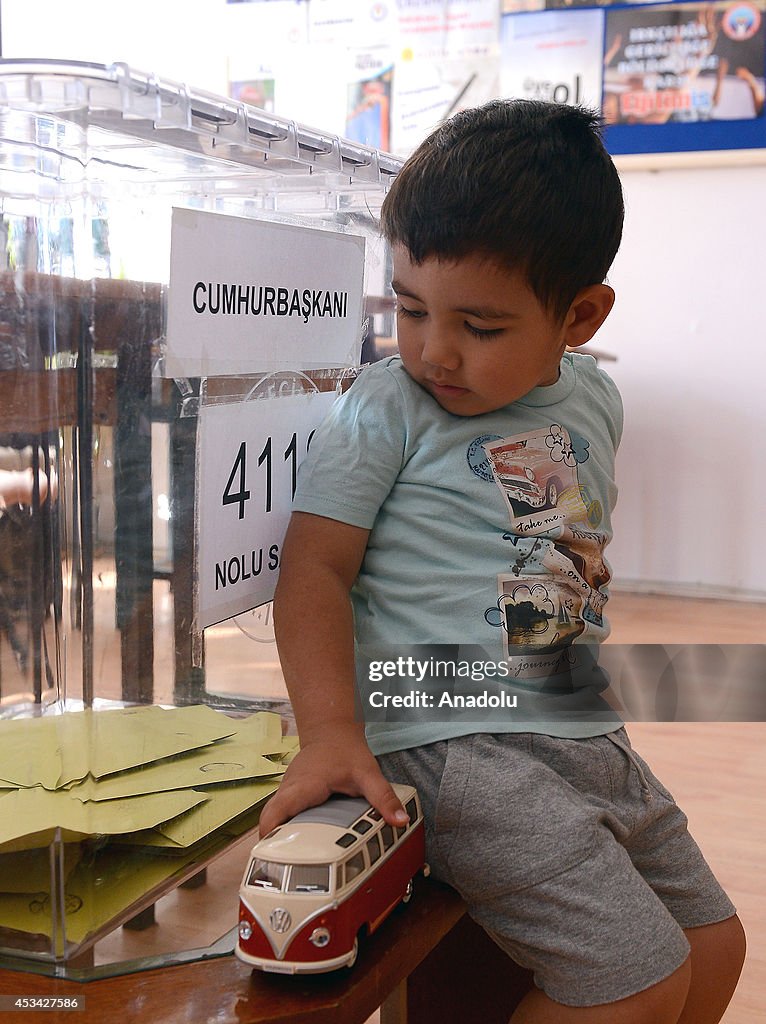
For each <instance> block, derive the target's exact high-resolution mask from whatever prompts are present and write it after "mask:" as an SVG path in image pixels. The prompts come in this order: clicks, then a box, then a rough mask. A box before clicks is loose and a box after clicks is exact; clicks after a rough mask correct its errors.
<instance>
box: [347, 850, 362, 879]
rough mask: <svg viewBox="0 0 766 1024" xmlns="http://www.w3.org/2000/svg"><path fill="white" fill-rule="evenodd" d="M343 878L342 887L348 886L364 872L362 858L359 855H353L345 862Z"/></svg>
mask: <svg viewBox="0 0 766 1024" xmlns="http://www.w3.org/2000/svg"><path fill="white" fill-rule="evenodd" d="M344 868H345V877H344V880H343V884H344V885H349V884H350V883H351V882H353V881H354V879H355V878H357V877H358V876H359V875H361V873H362V872H363V871H364V857H363V855H362V853H361V851H360V852H359V853H355V854H354V856H353V857H351V859H350V860H347V861H346V863H345V864H344Z"/></svg>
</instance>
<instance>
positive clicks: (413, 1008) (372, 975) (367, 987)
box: [0, 880, 531, 1024]
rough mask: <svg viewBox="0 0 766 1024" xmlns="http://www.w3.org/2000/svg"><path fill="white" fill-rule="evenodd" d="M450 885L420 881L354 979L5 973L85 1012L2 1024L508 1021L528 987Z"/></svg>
mask: <svg viewBox="0 0 766 1024" xmlns="http://www.w3.org/2000/svg"><path fill="white" fill-rule="evenodd" d="M530 985H531V979H530V976H529V975H528V973H527V972H525V971H522V970H521V969H520V968H516V967H515V966H514V965H513V964H512V963H511V962H510V961H508V960H507V958H506V957H505V956H504V955H503V954H502V953H501V952H500V951H499V950H498V949H497V947H496V946H495V945H494V944H493V943H492V942H491V941H490V940H489V939H488V938H487V937H486V935H485V934H484V933H483V932H482V931H481V929H480V928H478V927H477V926H476V925H475V924H474V923H473V922H472V921H471V919H470V918H469V917H468V916H467V915H466V913H465V906H464V904H463V903H462V901H461V899H460V898H459V896H458V895H457V894H456V893H455V892H453V891H452V890H451V889H449V888H447V887H446V886H443V885H440V884H439V883H437V882H434V881H431V880H427V881H426V880H420V883H419V884H418V885H417V887H416V892H415V896H414V898H413V900H412V902H411V903H410V904H409V905H408V906H406V907H404V906H402V907H400V908H398V909H397V910H396V911H395V912H394V914H392V916H391V917H390V918H389V919H388V921H386V922H385V924H384V925H383V926H382V927H381V928H380V929H379V931H378V932H376V933H375V934H374V935H373V936H371V937H370V938H368V939H367V940H366V941H365V942H364V943H363V945H362V946H361V948H360V953H359V958H358V960H357V962H356V965H355V966H354V968H353V969H352V970H350V971H344V970H341V971H337V972H333V973H332V974H325V975H316V976H313V977H312V976H306V975H303V976H293V977H286V976H282V975H271V974H263V973H261V972H259V971H251V970H250V968H249V967H247V966H246V965H245V964H242V963H240V961H239V960H237V959H235V957H234V956H225V957H218V958H215V959H210V960H206V961H199V962H197V963H192V964H183V965H179V966H175V967H164V968H160V969H156V970H151V971H144V972H140V973H136V974H130V975H123V976H122V977H116V978H109V979H104V980H100V981H92V982H88V983H78V982H73V981H63V980H60V979H55V978H46V977H43V976H40V975H36V974H29V973H26V972H17V971H9V970H2V969H0V997H3V996H6V997H7V996H11V995H13V996H53V995H56V996H72V995H77V996H79V997H81V998H84V1007H83V1009H81V1010H47V1011H16V1010H9V1009H7V1008H6V1005H7V1004H3V1003H2V1002H0V1005H2V1007H3V1009H2V1013H0V1017H1V1018H2V1022H3V1024H6V1022H8V1024H12V1022H15V1021H19V1022H22V1021H26V1022H27V1024H29V1022H30V1021H34V1020H38V1019H40V1020H43V1021H45V1022H46V1024H54V1022H61V1024H102V1022H104V1021H124V1022H126V1024H364V1021H366V1020H367V1018H368V1017H369V1016H370V1015H371V1014H372V1013H374V1012H375V1010H376V1009H377V1008H378V1007H379V1006H381V1007H382V1009H381V1024H406V1022H409V1024H466V1022H471V1021H479V1020H480V1021H482V1024H506V1022H507V1021H508V1018H509V1016H510V1014H511V1013H512V1011H513V1008H514V1007H515V1006H516V1004H517V1003H518V1002H519V1000H520V999H521V998H522V996H523V995H524V993H525V992H526V991H527V990H528V989H529V987H530Z"/></svg>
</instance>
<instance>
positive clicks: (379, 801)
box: [258, 724, 408, 836]
mask: <svg viewBox="0 0 766 1024" xmlns="http://www.w3.org/2000/svg"><path fill="white" fill-rule="evenodd" d="M333 793H343V794H345V795H346V796H363V797H365V798H366V799H367V800H369V801H370V803H371V804H372V806H373V807H375V808H377V810H379V811H380V813H381V814H382V815H383V818H384V819H385V820H386V821H387V822H388V823H389V825H399V826H401V825H403V824H405V823H406V822H407V820H408V815H407V812H406V811H405V809H404V807H402V804H401V802H400V800H399V798H398V797H397V795H396V793H395V792H394V790H393V788H392V787H391V784H390V783H389V782H388V781H387V780H386V779H385V778H384V777H383V774H382V772H381V770H380V767H379V766H378V762H377V761H376V760H375V758H374V757H373V755H372V753H371V751H370V748H369V747H368V746H367V743H366V741H365V738H364V731H363V729H362V728H360V727H359V726H358V725H356V724H355V725H353V726H348V727H346V726H339V727H334V728H333V729H332V730H328V731H327V732H324V733H323V734H322V735H320V736H317V737H313V738H312V739H310V740H309V741H308V742H307V743H306V744H305V745H304V746H302V747H301V749H300V751H299V753H298V754H297V755H296V756H295V758H294V760H293V761H292V763H291V764H290V766H289V767H288V769H287V771H286V772H285V775H284V778H283V780H282V782H281V783H280V785H279V789H278V790H277V792H276V793H275V794H274V796H273V797H272V798H271V800H269V802H268V803H267V804H266V806H265V807H264V809H263V811H262V813H261V818H260V822H259V826H258V828H259V832H260V834H261V836H265V835H268V834H269V832H271V831H273V830H274V829H275V828H276V827H277V825H281V824H283V822H285V821H287V820H288V818H292V817H293V815H295V814H298V813H299V812H300V811H305V810H306V809H307V808H309V807H316V806H317V805H318V804H322V803H324V802H325V800H327V799H328V798H329V797H330V796H332V794H333Z"/></svg>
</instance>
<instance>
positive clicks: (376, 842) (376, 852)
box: [367, 836, 380, 864]
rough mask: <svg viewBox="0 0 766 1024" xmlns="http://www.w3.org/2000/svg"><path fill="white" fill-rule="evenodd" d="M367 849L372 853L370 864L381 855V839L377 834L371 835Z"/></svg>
mask: <svg viewBox="0 0 766 1024" xmlns="http://www.w3.org/2000/svg"><path fill="white" fill-rule="evenodd" d="M367 850H368V851H369V854H370V864H374V863H375V861H376V860H377V859H378V857H380V839H379V838H378V837H377V836H370V838H369V839H368V840H367Z"/></svg>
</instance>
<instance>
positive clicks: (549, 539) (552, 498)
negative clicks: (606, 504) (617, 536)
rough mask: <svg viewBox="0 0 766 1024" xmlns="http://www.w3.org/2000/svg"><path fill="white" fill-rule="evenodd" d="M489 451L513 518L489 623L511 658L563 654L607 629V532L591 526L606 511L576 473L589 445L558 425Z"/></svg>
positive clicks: (495, 445) (499, 442)
mask: <svg viewBox="0 0 766 1024" xmlns="http://www.w3.org/2000/svg"><path fill="white" fill-rule="evenodd" d="M483 447H484V449H485V451H486V452H487V459H488V462H489V465H490V468H491V470H492V476H493V478H494V481H495V483H496V484H497V486H498V487H499V488H500V492H501V493H502V495H503V497H504V499H505V504H506V508H507V510H508V514H509V519H510V530H509V531H507V532H505V533H504V534H503V539H504V540H505V541H507V542H508V543H509V545H510V550H509V556H510V557H509V567H508V568H509V570H510V571H505V572H503V573H500V574H499V575H498V577H497V592H498V599H497V605H496V607H494V608H489V609H487V610H486V612H485V619H486V620H487V622H489V623H490V624H491V625H494V626H501V627H502V629H503V637H504V646H505V653H506V656H508V657H511V656H514V655H521V654H531V653H533V652H538V653H539V652H542V651H548V652H554V651H560V650H561V649H563V648H565V647H568V646H569V645H570V644H572V643H573V642H574V640H575V639H577V638H578V637H580V636H581V635H582V634H583V633H585V632H586V631H588V629H589V625H590V626H591V627H595V629H596V630H598V629H599V627H601V626H602V624H603V618H602V610H603V606H604V603H605V600H606V598H605V595H604V594H603V592H602V590H601V588H602V587H603V586H604V585H605V584H606V583H607V582H608V580H609V577H610V574H609V570H608V567H607V565H606V563H605V562H604V558H603V550H604V547H605V544H606V534H605V533H599V532H597V531H596V530H594V529H592V528H593V527H597V526H598V525H599V524H600V522H601V518H602V514H603V510H602V506H601V503H600V502H599V501H598V500H594V499H592V498H591V496H590V495H589V494H588V491H587V489H586V488H585V487H584V486H583V485H582V483H581V482H580V479H579V475H578V467H579V466H580V465H581V464H582V463H584V462H586V461H587V459H588V457H589V452H588V442H587V441H586V440H585V439H584V438H581V437H578V436H577V435H575V434H572V433H570V432H569V431H568V430H567V429H566V427H563V426H561V425H560V424H557V423H554V424H551V425H550V426H549V427H546V428H541V429H539V430H532V431H527V432H526V433H524V434H517V435H515V436H513V437H506V438H501V439H499V440H492V441H489V442H487V443H485V444H484V446H483ZM592 631H593V628H591V632H592Z"/></svg>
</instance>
